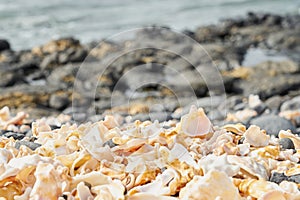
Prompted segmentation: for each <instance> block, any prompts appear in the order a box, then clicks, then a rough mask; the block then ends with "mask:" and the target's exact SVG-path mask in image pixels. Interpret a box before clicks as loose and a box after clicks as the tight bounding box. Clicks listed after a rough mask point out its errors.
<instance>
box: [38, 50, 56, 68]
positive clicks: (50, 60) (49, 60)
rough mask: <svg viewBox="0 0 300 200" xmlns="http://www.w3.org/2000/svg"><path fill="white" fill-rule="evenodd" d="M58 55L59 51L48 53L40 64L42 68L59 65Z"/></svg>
mask: <svg viewBox="0 0 300 200" xmlns="http://www.w3.org/2000/svg"><path fill="white" fill-rule="evenodd" d="M58 55H59V54H58V53H57V52H54V53H52V54H50V55H47V56H46V57H45V58H44V59H43V61H42V62H41V64H40V67H41V69H43V70H45V69H51V68H52V67H53V66H54V65H58Z"/></svg>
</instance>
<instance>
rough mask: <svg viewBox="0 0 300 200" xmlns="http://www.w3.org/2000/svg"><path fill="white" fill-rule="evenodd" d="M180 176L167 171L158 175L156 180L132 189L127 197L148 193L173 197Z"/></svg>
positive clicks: (174, 172) (170, 170) (169, 170)
mask: <svg viewBox="0 0 300 200" xmlns="http://www.w3.org/2000/svg"><path fill="white" fill-rule="evenodd" d="M179 180H180V176H179V175H178V173H177V172H176V171H175V170H173V169H167V170H165V171H164V172H163V173H162V174H160V175H158V176H157V177H156V179H155V180H154V181H153V182H151V183H148V184H145V185H142V186H137V187H134V188H132V189H131V190H130V191H129V192H128V195H133V194H135V193H148V194H156V195H158V196H160V195H174V194H175V193H176V190H177V186H178V182H179Z"/></svg>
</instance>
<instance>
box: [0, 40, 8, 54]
mask: <svg viewBox="0 0 300 200" xmlns="http://www.w3.org/2000/svg"><path fill="white" fill-rule="evenodd" d="M8 49H10V44H9V42H8V41H7V40H3V39H0V52H1V51H4V50H8Z"/></svg>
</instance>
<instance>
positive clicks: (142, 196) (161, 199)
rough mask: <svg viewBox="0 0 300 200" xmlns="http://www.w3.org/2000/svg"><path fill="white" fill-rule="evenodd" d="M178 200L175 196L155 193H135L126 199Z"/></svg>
mask: <svg viewBox="0 0 300 200" xmlns="http://www.w3.org/2000/svg"><path fill="white" fill-rule="evenodd" d="M153 199H155V200H178V198H176V197H168V196H158V195H156V194H148V193H136V194H133V195H131V196H128V197H127V198H126V200H153Z"/></svg>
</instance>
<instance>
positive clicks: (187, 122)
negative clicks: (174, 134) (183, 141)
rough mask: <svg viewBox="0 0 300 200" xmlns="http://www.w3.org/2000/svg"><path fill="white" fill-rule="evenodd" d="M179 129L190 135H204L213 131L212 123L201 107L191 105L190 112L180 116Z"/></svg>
mask: <svg viewBox="0 0 300 200" xmlns="http://www.w3.org/2000/svg"><path fill="white" fill-rule="evenodd" d="M180 127H181V131H182V132H183V133H184V134H186V135H188V136H190V137H197V136H199V137H205V136H206V135H208V134H209V133H211V132H212V131H213V129H212V123H211V122H210V120H209V119H208V117H207V116H206V114H205V113H204V110H203V109H202V108H199V109H197V107H196V106H191V109H190V112H189V113H188V114H186V115H184V116H183V117H182V118H181V122H180Z"/></svg>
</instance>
